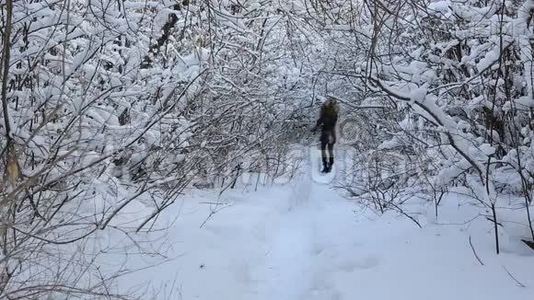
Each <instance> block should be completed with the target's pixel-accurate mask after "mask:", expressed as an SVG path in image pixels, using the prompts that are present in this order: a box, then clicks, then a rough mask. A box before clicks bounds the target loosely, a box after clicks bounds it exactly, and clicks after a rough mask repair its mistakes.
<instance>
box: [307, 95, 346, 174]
mask: <svg viewBox="0 0 534 300" xmlns="http://www.w3.org/2000/svg"><path fill="white" fill-rule="evenodd" d="M338 114H339V106H338V104H337V100H336V99H335V98H334V97H331V96H329V97H328V98H327V99H326V101H325V102H323V104H322V105H321V112H320V114H319V119H318V120H317V123H316V124H315V126H314V127H313V129H312V132H313V133H315V132H316V131H317V129H319V128H320V129H321V136H320V138H319V140H320V142H321V159H322V162H323V170H322V171H321V172H322V173H329V172H330V171H332V166H333V165H334V144H335V143H336V123H337V119H338Z"/></svg>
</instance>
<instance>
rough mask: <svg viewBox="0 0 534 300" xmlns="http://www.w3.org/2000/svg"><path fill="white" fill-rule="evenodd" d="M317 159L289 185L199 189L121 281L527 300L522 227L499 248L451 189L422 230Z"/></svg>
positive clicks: (355, 295)
mask: <svg viewBox="0 0 534 300" xmlns="http://www.w3.org/2000/svg"><path fill="white" fill-rule="evenodd" d="M318 158H319V157H318V155H317V153H314V154H313V153H312V157H311V161H312V167H310V166H308V167H305V168H303V169H302V170H301V171H302V174H301V175H299V177H298V178H297V179H295V180H294V181H291V182H289V183H287V184H285V185H279V186H271V187H262V188H260V190H258V191H256V192H255V191H253V189H254V188H253V187H252V188H250V187H249V188H247V189H243V188H241V189H239V190H231V191H227V192H225V193H224V194H223V195H222V196H221V197H220V198H218V197H217V192H215V191H197V192H196V193H195V195H194V197H193V198H188V199H187V200H184V201H183V202H182V203H181V204H177V205H176V206H175V209H174V210H172V209H168V210H167V211H166V212H165V213H164V215H162V216H161V219H160V222H164V221H162V220H165V219H166V220H169V226H170V227H169V232H168V234H167V236H166V238H165V239H163V241H164V242H162V243H163V244H165V245H169V246H170V248H169V249H168V251H166V252H165V253H164V254H165V257H166V258H167V259H168V260H167V261H166V262H165V263H162V264H158V265H156V266H154V267H151V268H148V269H145V270H143V271H141V272H135V273H132V274H129V275H127V276H125V277H121V278H120V279H119V282H118V285H119V286H121V287H123V288H125V287H128V288H129V289H131V291H132V293H133V291H136V292H137V293H139V292H144V293H146V294H145V296H144V297H142V298H143V299H186V300H188V299H205V300H214V299H228V300H239V299H258V300H274V299H276V300H298V299H302V300H334V299H347V300H352V299H365V300H373V299H377V300H390V299H399V300H403V299H406V300H408V299H409V300H419V299H420V300H428V299H443V300H451V299H459V300H460V299H462V300H463V299H467V300H468V299H485V300H492V299H495V300H497V299H511V300H516V299H517V300H520V299H532V298H531V297H532V295H533V294H534V293H533V292H534V290H533V287H534V276H532V266H533V265H534V252H533V251H532V250H530V249H528V248H526V247H525V246H524V245H522V244H520V243H517V241H518V239H517V234H518V233H520V230H519V231H518V230H515V229H514V230H509V232H508V231H506V230H505V231H504V232H503V231H501V243H502V250H503V252H502V253H501V254H500V255H496V254H495V253H494V248H493V232H492V231H491V228H492V227H491V224H490V223H489V222H488V221H487V220H485V219H484V218H483V217H478V218H477V215H478V212H479V208H474V207H473V208H470V205H466V203H467V202H468V200H467V199H466V198H463V197H462V196H458V195H454V194H450V195H449V196H448V197H446V199H444V200H443V205H442V206H441V207H440V210H439V218H438V219H437V220H436V219H435V217H434V215H433V214H434V213H433V212H434V209H433V207H432V206H431V205H430V206H429V207H425V206H420V207H419V208H418V210H419V214H418V215H417V218H418V219H419V221H420V222H422V223H423V224H424V226H423V229H419V228H418V227H417V226H415V225H414V223H412V222H411V221H409V220H408V219H406V218H403V217H401V216H398V215H396V214H394V213H387V214H385V215H382V216H378V215H376V214H375V213H373V212H372V211H370V210H367V209H365V208H363V207H362V206H360V205H359V204H358V203H357V201H349V200H347V199H345V198H343V197H342V196H341V195H340V194H339V192H338V191H336V190H334V189H332V187H333V185H334V184H335V181H332V182H331V183H330V184H328V182H329V181H330V180H333V179H334V176H335V174H331V175H328V176H322V175H318V174H316V172H315V171H313V170H315V169H317V165H316V163H317V162H318ZM334 172H335V170H334ZM316 179H320V180H316ZM338 179H339V178H338ZM321 180H322V181H323V182H320V181H321ZM213 211H216V213H214V214H213V215H211V217H210V218H209V219H208V220H207V221H206V218H208V216H210V213H211V212H213ZM427 211H428V213H427ZM174 218H177V219H176V220H175V221H174V222H170V221H173V220H174ZM473 218H474V220H473V221H471V222H466V221H467V220H471V219H473ZM503 222H504V221H503ZM201 226H202V227H201ZM470 235H471V236H472V243H473V245H474V248H475V250H476V252H477V255H478V256H479V257H480V259H481V260H482V262H483V263H484V265H481V264H480V263H479V262H478V261H477V259H476V258H475V256H474V255H473V251H472V249H471V247H470V246H469V242H468V239H469V236H470ZM511 236H513V239H512V238H510V237H511ZM159 260H161V258H158V257H154V258H151V257H148V258H147V257H146V256H144V257H143V259H142V260H137V261H135V260H134V261H133V262H132V261H130V262H129V263H130V264H132V265H131V267H132V268H136V267H139V268H142V267H144V266H147V265H150V264H153V263H156V262H158V261H159ZM507 272H510V274H512V275H513V276H514V278H516V279H517V280H518V281H519V282H520V283H521V284H522V285H525V286H526V287H520V286H519V284H518V283H516V282H515V281H514V280H513V279H512V278H511V277H510V275H508V273H507ZM147 283H148V284H149V286H150V288H148V289H147V288H146V284H147Z"/></svg>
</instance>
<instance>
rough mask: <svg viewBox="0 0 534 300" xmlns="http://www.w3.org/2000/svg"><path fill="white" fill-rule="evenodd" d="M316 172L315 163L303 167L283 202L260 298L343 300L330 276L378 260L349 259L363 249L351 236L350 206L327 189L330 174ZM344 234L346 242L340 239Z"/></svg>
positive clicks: (368, 265)
mask: <svg viewBox="0 0 534 300" xmlns="http://www.w3.org/2000/svg"><path fill="white" fill-rule="evenodd" d="M315 161H317V159H312V162H315ZM315 169H318V168H317V166H315V165H314V164H311V166H308V167H307V170H306V172H305V173H304V174H303V175H302V176H301V177H300V178H298V179H297V180H296V182H295V184H294V188H293V190H292V192H291V193H290V194H289V196H288V199H286V201H287V203H288V208H287V211H286V212H284V213H281V214H280V219H279V222H278V225H277V228H278V229H277V230H276V231H275V233H274V235H273V236H274V239H273V240H272V241H271V249H270V252H269V253H268V255H267V258H266V261H265V264H264V266H263V267H264V268H267V270H268V272H266V274H265V275H267V276H266V278H268V279H267V281H266V282H265V286H264V287H261V288H260V289H259V290H260V293H262V294H263V295H262V297H260V299H265V300H267V299H283V300H299V299H302V300H305V299H306V300H315V299H316V300H336V299H341V297H342V295H341V294H340V292H339V291H337V289H336V286H335V278H333V276H332V275H335V274H337V273H338V272H340V270H341V272H352V271H354V270H355V269H357V268H363V269H365V268H369V267H373V266H375V265H376V264H377V263H378V259H377V258H376V257H365V258H364V259H363V260H361V261H357V260H355V259H350V257H352V255H351V253H358V248H361V244H360V243H358V242H355V241H354V240H352V239H351V238H350V234H349V233H350V232H354V231H355V230H356V228H355V226H356V219H355V216H354V213H353V206H352V205H351V204H350V203H349V202H347V200H346V199H343V198H342V197H341V196H339V195H338V194H337V193H336V192H335V191H333V190H332V189H331V188H330V186H329V184H328V181H330V180H332V179H333V176H332V175H319V174H317V173H314V172H313V171H312V170H315ZM317 179H318V180H317ZM318 181H319V182H318ZM321 181H324V182H323V183H321ZM343 233H346V234H347V235H346V239H339V236H340V234H343Z"/></svg>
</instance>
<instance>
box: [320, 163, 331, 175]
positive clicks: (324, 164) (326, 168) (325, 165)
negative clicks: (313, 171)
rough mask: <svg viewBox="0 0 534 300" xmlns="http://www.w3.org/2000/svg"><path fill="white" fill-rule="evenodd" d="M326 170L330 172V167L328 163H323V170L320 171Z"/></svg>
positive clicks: (324, 171)
mask: <svg viewBox="0 0 534 300" xmlns="http://www.w3.org/2000/svg"><path fill="white" fill-rule="evenodd" d="M328 172H330V168H329V167H328V164H327V163H323V170H322V171H321V173H328Z"/></svg>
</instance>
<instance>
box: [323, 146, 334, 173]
mask: <svg viewBox="0 0 534 300" xmlns="http://www.w3.org/2000/svg"><path fill="white" fill-rule="evenodd" d="M327 149H328V151H327ZM321 158H322V160H323V167H324V168H325V169H331V168H332V165H333V164H334V143H327V142H325V141H321Z"/></svg>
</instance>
